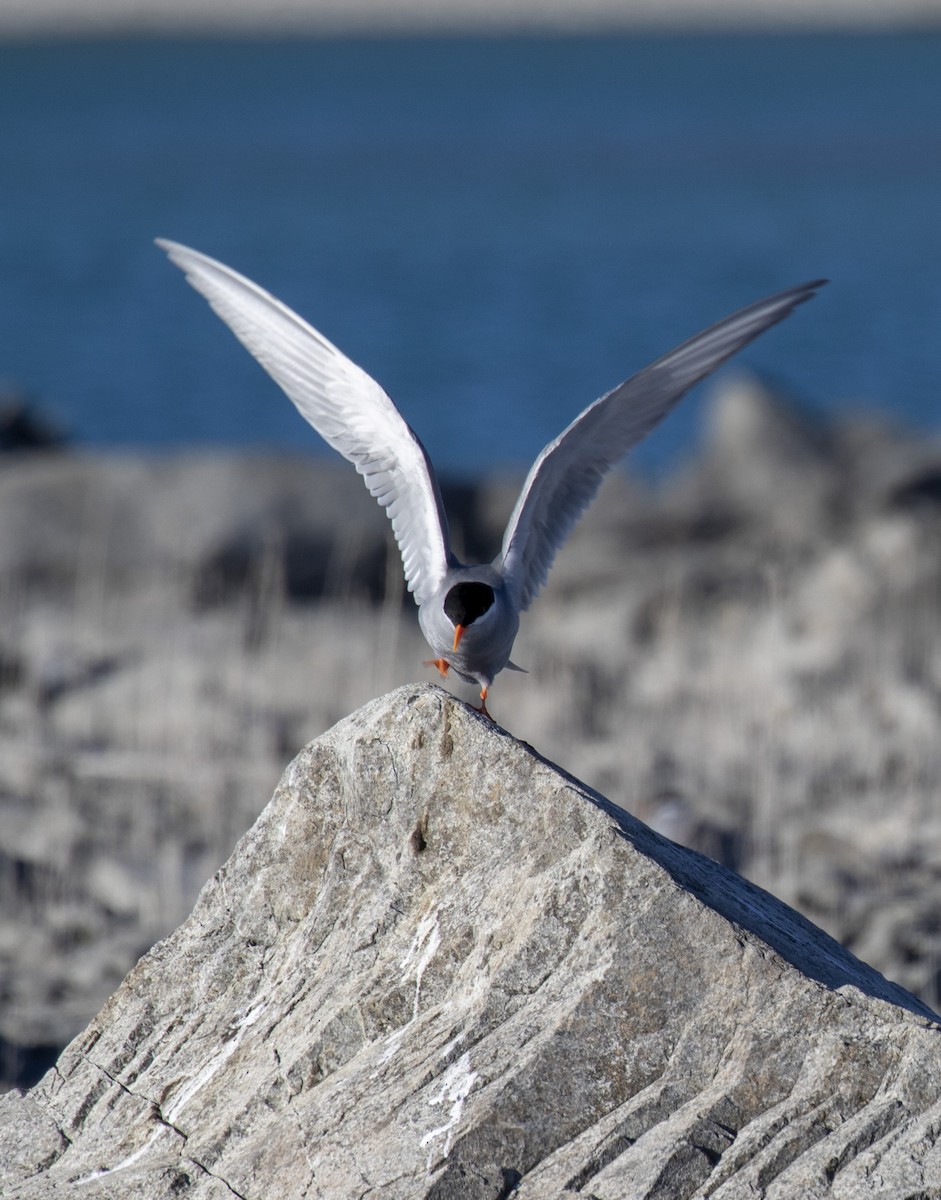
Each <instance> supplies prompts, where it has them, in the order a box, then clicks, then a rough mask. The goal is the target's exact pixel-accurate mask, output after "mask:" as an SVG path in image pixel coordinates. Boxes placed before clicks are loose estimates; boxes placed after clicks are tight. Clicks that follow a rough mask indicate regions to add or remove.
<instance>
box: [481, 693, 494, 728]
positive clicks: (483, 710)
mask: <svg viewBox="0 0 941 1200" xmlns="http://www.w3.org/2000/svg"><path fill="white" fill-rule="evenodd" d="M487 691H488V689H487V688H481V689H480V708H478V709H477V711H478V712H479V713H483V714H484V716H485V717H489V719H490V720H491V721H492V720H493V717H491V716H490V713H489V712H488V711H487Z"/></svg>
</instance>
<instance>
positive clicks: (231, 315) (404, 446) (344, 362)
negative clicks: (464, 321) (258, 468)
mask: <svg viewBox="0 0 941 1200" xmlns="http://www.w3.org/2000/svg"><path fill="white" fill-rule="evenodd" d="M157 245H158V246H160V248H161V249H163V250H165V251H166V252H167V254H168V255H169V256H170V260H171V261H172V262H174V263H175V264H176V265H177V266H178V267H179V268H180V269H181V270H182V271H183V272H184V273H185V275H186V278H187V279H188V280H189V282H190V283H191V284H192V285H193V287H194V288H195V289H196V291H197V292H200V293H201V294H202V295H203V296H205V298H206V299H207V300H208V301H209V303H210V305H211V306H212V308H213V309H214V310H215V312H216V313H217V314H218V315H219V316H220V317H221V318H222V320H223V321H225V323H226V325H228V326H229V328H230V329H231V330H232V332H233V333H234V334H235V336H236V337H237V338H238V339H239V341H240V342H241V343H242V345H243V346H245V348H246V349H247V350H248V351H249V353H251V354H252V355H254V357H255V358H256V359H257V360H258V361H259V362H260V363H261V365H262V366H263V367H264V368H265V370H266V371H267V372H268V374H269V375H270V376H271V377H272V379H274V381H275V382H276V383H277V384H279V385H280V386H281V388H282V389H283V390H284V391H285V392H286V393H287V395H288V397H289V398H290V399H291V400H293V401H294V403H295V405H296V406H297V408H298V410H299V411H300V413H301V416H303V417H304V418H305V419H306V420H307V421H309V422H310V424H311V425H313V427H314V429H316V430H317V432H318V433H319V434H320V436H321V437H322V438H323V439H324V441H325V442H327V443H328V444H329V445H331V446H332V447H333V449H334V450H338V451H339V452H340V454H342V455H343V457H344V458H346V459H349V461H350V462H351V463H352V464H353V465H354V466H355V467H356V470H357V471H358V472H359V473H360V475H362V477H363V479H364V481H365V483H366V487H367V488H368V489H369V491H370V492H371V493H372V495H373V496H375V497H376V499H377V500H378V501H379V503H380V504H381V505H382V506H383V508H385V510H386V515H387V516H388V517H389V519H390V521H391V522H392V529H393V532H394V534H395V540H396V542H397V543H398V547H399V551H400V553H401V555H402V564H403V566H404V568H405V578H406V581H407V582H408V589H409V591H410V592H413V593H414V595H415V600H416V602H417V603H418V604H422V603H423V602H424V601H425V600H427V599H428V597H429V596H432V595H434V593H435V591H436V590H437V589H438V587H439V586H440V584H441V582H442V580H443V579H444V575H445V573H446V571H447V569H448V565H449V563H450V561H451V551H450V546H449V542H448V525H447V519H446V517H445V515H444V508H443V505H442V503H441V493H440V491H439V489H438V482H437V479H436V478H435V473H434V468H433V467H432V465H431V462H430V460H429V458H428V455H427V453H426V452H425V448H424V446H423V445H422V444H421V442H420V441H419V440H418V437H417V436H416V435H415V434H414V433H413V432H412V430H411V429H410V428H409V427H408V425H407V424H406V423H405V420H404V419H403V417H402V415H401V413H400V412H399V411H398V409H397V408H396V407H395V405H394V404H393V403H392V401H391V399H390V398H389V397H388V396H387V395H386V393H385V392H384V391H383V390H382V388H381V387H380V386H379V384H378V383H376V381H375V380H374V379H372V378H370V376H369V375H367V374H366V372H365V371H363V370H361V369H360V368H359V367H357V366H356V365H355V363H352V362H350V360H349V359H348V358H347V357H346V356H345V355H344V354H342V353H341V352H340V351H339V350H338V349H337V348H336V346H333V345H331V343H330V342H328V341H327V339H326V338H325V337H323V336H322V335H321V334H319V333H318V332H317V330H316V329H313V328H312V327H311V326H310V325H308V324H307V322H306V321H303V320H302V319H301V318H300V317H299V316H298V315H297V314H296V313H294V312H292V311H291V309H289V308H288V307H287V305H285V304H282V303H281V302H280V301H279V300H276V299H275V298H274V296H271V295H269V293H268V292H266V291H264V290H263V289H262V288H260V287H258V286H257V285H256V284H254V283H252V282H251V280H249V279H246V278H245V277H244V276H242V275H239V274H238V273H237V272H235V271H232V270H230V269H229V268H228V267H226V266H223V264H222V263H220V262H216V261H215V260H214V259H212V258H209V257H207V256H206V255H205V254H200V253H198V251H196V250H190V249H189V248H188V247H186V246H181V245H179V244H178V243H176V242H168V241H164V240H163V239H160V238H158V239H157Z"/></svg>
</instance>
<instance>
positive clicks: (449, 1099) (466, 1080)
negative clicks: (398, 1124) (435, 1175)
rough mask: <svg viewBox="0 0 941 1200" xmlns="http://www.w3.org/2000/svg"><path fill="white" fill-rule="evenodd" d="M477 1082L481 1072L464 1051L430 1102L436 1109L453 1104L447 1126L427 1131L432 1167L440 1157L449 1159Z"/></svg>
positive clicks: (447, 1071) (446, 1074)
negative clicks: (457, 1131)
mask: <svg viewBox="0 0 941 1200" xmlns="http://www.w3.org/2000/svg"><path fill="white" fill-rule="evenodd" d="M476 1081H477V1072H476V1071H473V1070H471V1065H470V1054H469V1053H466V1052H465V1053H464V1054H462V1055H461V1057H460V1058H459V1059H458V1060H457V1062H456V1063H452V1065H451V1066H450V1067H448V1069H447V1070H446V1071H445V1073H444V1078H443V1079H442V1080H441V1087H440V1088H439V1089H438V1091H437V1092H436V1093H435V1094H434V1095H433V1096H432V1097H431V1098H430V1099H429V1101H428V1103H429V1104H430V1105H431V1107H432V1108H434V1107H436V1106H437V1105H439V1104H448V1103H449V1104H450V1105H451V1107H450V1110H449V1112H448V1119H447V1121H445V1123H444V1124H443V1125H439V1126H438V1127H437V1129H432V1130H431V1131H430V1132H429V1133H426V1134H425V1136H424V1137H423V1138H422V1140H421V1144H422V1146H423V1147H425V1146H427V1147H429V1150H428V1170H429V1171H430V1170H431V1166H432V1163H434V1162H435V1161H436V1160H437V1159H438V1158H447V1157H448V1155H449V1154H450V1153H451V1141H452V1138H453V1137H454V1130H455V1129H456V1128H457V1126H458V1125H459V1123H460V1120H461V1116H462V1115H463V1113H464V1103H465V1101H466V1100H467V1097H468V1096H469V1095H470V1092H471V1088H472V1087H473V1086H474V1084H475V1083H476ZM441 1138H443V1139H444V1144H443V1146H441V1148H440V1151H439V1149H438V1147H437V1146H436V1145H435V1143H436V1142H438V1141H439V1140H440V1139H441Z"/></svg>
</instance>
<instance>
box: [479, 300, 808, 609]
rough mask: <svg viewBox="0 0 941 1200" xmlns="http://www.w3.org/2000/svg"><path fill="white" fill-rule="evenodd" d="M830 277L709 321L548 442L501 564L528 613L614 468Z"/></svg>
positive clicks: (512, 523) (514, 516) (520, 501)
mask: <svg viewBox="0 0 941 1200" xmlns="http://www.w3.org/2000/svg"><path fill="white" fill-rule="evenodd" d="M825 282H826V280H823V279H818V280H815V281H814V282H813V283H806V284H802V285H801V286H799V287H795V288H789V289H788V290H787V291H784V292H778V293H777V294H776V295H774V296H769V297H767V298H766V299H764V300H759V301H758V302H757V303H756V304H750V305H749V306H748V307H747V308H742V309H739V311H738V312H735V313H733V314H732V315H731V316H729V317H726V318H725V320H724V321H719V322H718V324H716V325H712V326H710V328H708V329H706V330H704V331H703V332H702V333H700V334H697V335H696V337H693V338H690V339H689V341H687V342H684V343H683V344H682V345H681V346H677V347H676V349H675V350H671V351H670V352H669V354H666V355H664V356H663V358H660V359H658V360H657V361H656V362H654V363H651V365H650V366H649V367H645V368H644V370H642V371H639V372H638V373H637V374H636V375H633V376H632V377H631V378H630V379H628V380H626V381H625V382H624V383H622V384H621V385H620V386H619V387H616V388H615V389H614V390H613V391H611V392H608V393H607V395H605V396H602V397H601V399H600V400H596V401H595V402H594V404H592V405H590V406H589V407H588V408H586V409H585V411H584V412H583V413H582V414H581V415H580V416H578V417H576V418H575V420H574V421H573V422H572V423H571V425H569V426H568V428H567V429H565V430H563V432H562V433H561V434H559V436H558V437H557V438H556V439H555V440H554V441H552V442H550V443H549V445H548V446H546V448H545V449H544V450H543V451H542V453H541V454H540V455H539V457H538V458H537V459H536V461H535V462H534V463H533V466H532V469H531V470H530V472H529V475H528V476H527V478H526V482H525V483H524V484H523V490H522V492H521V493H520V496H519V499H518V500H517V502H516V507H515V509H514V510H513V514H512V516H511V517H510V520H509V522H508V524H507V527H506V533H505V534H504V537H503V550H502V553H501V555H500V557H499V558H498V559H497V560H496V562H495V563H494V566H495V567H497V569H499V570H501V572H502V574H503V577H504V579H505V581H506V584H507V587H508V588H509V589H510V592H511V594H512V596H513V598H514V601H515V603H516V605H517V606H518V608H519V610H520V611H521V612H522V611H524V610H525V609H527V608H528V607H529V605H530V604H531V603H532V601H533V599H534V598H535V597H536V595H537V594H538V592H539V590H540V589H541V588H542V586H543V584H544V583H545V582H546V579H547V577H548V575H549V569H550V568H551V566H552V563H553V560H554V559H555V556H556V554H557V552H558V550H559V547H560V546H561V545H562V543H563V541H564V540H565V538H566V536H567V535H568V533H569V532H570V531H571V529H572V527H573V526H574V525H575V523H576V521H577V520H578V518H579V517H580V516H581V514H582V513H583V512H584V511H585V509H586V508H587V507H588V505H589V504H591V502H592V500H593V499H594V498H595V493H596V492H597V491H598V488H599V487H600V486H601V482H602V480H603V479H604V477H605V475H606V474H607V472H608V471H609V470H610V469H611V467H613V466H614V464H615V463H617V462H618V461H619V460H620V459H621V458H623V457H624V455H625V454H626V453H627V451H628V450H630V448H631V447H632V446H633V445H635V444H636V443H637V442H639V441H640V440H641V438H643V437H644V436H645V435H646V434H648V433H649V432H650V430H651V429H653V427H654V426H655V425H656V424H658V422H660V421H661V420H662V419H663V418H664V417H665V416H666V415H667V413H668V412H669V411H670V409H671V408H673V406H674V405H675V404H676V403H677V401H678V400H680V399H681V398H682V397H683V396H684V395H685V394H686V393H687V392H688V391H689V389H690V388H691V387H692V386H693V385H694V384H696V383H698V382H699V381H700V380H701V379H703V378H705V376H706V375H708V374H710V372H712V371H714V370H715V369H716V368H717V367H719V366H720V365H721V364H722V363H723V362H725V360H726V359H727V358H730V357H731V356H732V355H733V354H735V353H736V351H738V350H741V349H742V347H743V346H745V345H747V344H748V343H749V342H750V341H752V339H753V338H756V337H757V336H758V335H759V334H760V333H763V332H764V331H765V330H766V329H768V328H769V327H770V326H771V325H775V324H776V323H777V322H778V321H781V320H783V319H784V318H785V317H786V316H787V315H788V314H789V313H790V312H791V311H792V310H793V309H794V308H795V307H796V306H797V305H798V304H803V303H804V301H805V300H809V299H810V297H811V296H812V295H813V294H814V292H815V291H816V290H817V288H819V287H821V286H822V285H823V284H824V283H825Z"/></svg>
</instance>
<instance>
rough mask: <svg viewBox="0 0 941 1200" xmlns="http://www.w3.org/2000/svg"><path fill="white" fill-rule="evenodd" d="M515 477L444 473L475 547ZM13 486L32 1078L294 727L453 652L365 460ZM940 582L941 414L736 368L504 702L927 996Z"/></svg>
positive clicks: (1, 526) (238, 812)
mask: <svg viewBox="0 0 941 1200" xmlns="http://www.w3.org/2000/svg"><path fill="white" fill-rule="evenodd" d="M517 484H518V481H517V480H489V481H484V482H481V483H478V484H454V485H451V486H450V487H449V488H448V489H447V493H448V494H447V503H448V507H449V509H450V511H451V513H452V515H453V518H454V533H455V540H456V542H457V543H458V545H459V547H460V546H464V547H467V549H468V553H471V554H474V553H480V554H490V553H492V552H493V550H494V549H495V547H496V546H497V545H498V544H499V534H500V531H501V529H502V525H503V522H504V521H505V519H506V517H507V515H508V513H509V511H510V508H511V506H512V501H513V496H514V489H515V487H516V486H517ZM0 511H2V512H3V514H4V519H3V522H2V523H0V897H2V903H0V914H2V920H0V977H2V979H3V981H4V986H3V989H2V991H0V1068H2V1071H3V1078H4V1081H5V1083H6V1084H7V1085H10V1084H15V1083H18V1084H24V1083H30V1082H32V1081H33V1080H35V1079H36V1078H38V1076H39V1074H41V1072H42V1070H44V1069H45V1068H46V1067H47V1066H48V1065H49V1064H50V1063H51V1062H52V1061H53V1060H54V1059H55V1057H56V1054H57V1053H58V1051H59V1050H60V1049H61V1047H62V1046H63V1045H64V1044H65V1043H66V1042H67V1041H68V1040H69V1038H71V1037H72V1036H74V1035H75V1034H76V1033H77V1032H78V1031H79V1030H80V1029H82V1028H83V1027H84V1026H85V1024H86V1023H87V1021H88V1020H89V1018H90V1017H91V1016H92V1014H94V1013H95V1012H96V1011H97V1010H98V1008H99V1007H100V1006H101V1004H102V1003H103V1001H104V1000H105V999H106V997H107V996H108V995H109V994H110V993H111V992H113V991H114V989H115V988H116V987H117V986H118V984H119V983H120V981H121V979H122V978H123V977H124V975H125V973H126V972H127V971H128V969H129V968H130V967H131V966H132V964H133V963H134V961H135V960H136V958H137V957H138V956H139V955H140V954H141V953H143V952H144V951H145V950H146V949H147V948H148V947H149V946H150V945H152V943H153V942H154V941H155V940H157V939H158V938H160V937H163V936H165V935H166V934H168V933H169V932H170V931H171V930H173V929H175V928H176V927H177V926H178V925H179V923H180V922H181V921H182V920H183V918H184V917H185V916H186V914H187V913H188V912H189V911H190V909H191V907H192V905H193V903H194V901H195V898H196V895H197V893H198V891H199V889H200V887H201V886H202V885H203V883H204V882H205V881H206V880H207V879H208V878H209V877H210V876H211V875H212V873H213V872H214V871H215V870H216V868H217V867H218V866H219V865H220V864H221V863H222V862H223V861H224V860H225V859H226V857H227V856H228V855H229V853H230V852H231V850H232V848H233V846H234V845H235V843H236V841H237V840H238V838H239V837H240V836H241V835H242V834H243V833H244V831H245V830H246V829H247V828H248V827H249V826H250V825H251V824H252V822H253V821H254V820H255V818H256V817H257V815H258V813H259V811H260V809H261V807H262V805H263V804H264V801H265V799H266V798H267V796H268V795H270V793H271V791H272V789H273V787H274V785H275V783H276V782H277V779H278V778H279V776H280V774H281V771H282V770H283V768H284V766H285V764H286V763H287V762H288V761H289V760H290V758H291V757H292V756H293V755H294V754H295V753H296V752H297V751H298V750H300V748H301V747H302V746H303V745H304V744H305V743H306V742H308V741H309V740H310V739H311V738H313V737H315V736H317V735H319V734H320V733H322V732H323V731H324V730H326V729H328V728H329V727H330V726H331V725H333V724H334V723H335V722H336V721H337V720H339V719H340V718H341V717H343V716H345V715H347V714H348V713H350V712H351V711H353V710H354V709H356V708H358V707H359V706H360V705H362V704H363V703H365V702H366V701H368V700H370V699H371V698H373V697H375V696H378V695H380V694H383V693H384V692H386V691H388V690H390V689H391V688H393V687H395V686H396V685H398V684H401V683H403V682H406V681H409V680H420V679H422V678H430V677H431V676H430V675H429V673H428V672H426V671H424V670H423V668H422V666H421V662H422V659H423V658H424V657H425V650H424V645H423V642H422V640H421V638H420V635H419V633H418V630H417V625H416V622H415V619H414V611H413V607H412V605H411V601H410V600H409V599H408V597H407V596H406V595H404V590H403V586H402V583H401V576H400V572H399V568H398V563H397V560H396V558H395V554H394V547H392V546H391V545H390V541H389V538H388V535H387V531H386V528H385V524H386V523H385V522H384V521H383V519H382V517H381V515H380V514H379V513H378V511H377V510H376V508H375V506H374V504H373V502H372V501H371V499H370V498H369V496H368V495H367V494H366V493H365V490H364V489H363V488H362V485H361V483H360V481H359V480H358V479H357V478H356V476H355V474H354V473H353V472H352V471H351V470H349V468H348V467H346V465H345V464H342V463H335V462H333V461H330V460H323V461H320V460H310V459H300V458H298V459H285V458H273V457H260V456H249V455H235V454H230V455H223V454H219V455H202V456H199V455H189V456H179V457H173V458H163V459H157V458H154V459H147V458H143V457H130V456H98V455H90V454H87V453H83V454H78V453H71V452H58V453H47V454H29V455H23V454H16V455H13V454H11V455H6V456H5V457H4V458H3V459H2V461H0ZM939 599H941V445H939V443H938V442H937V440H930V439H927V438H924V437H916V436H914V435H908V434H904V433H901V432H899V431H892V430H888V429H886V428H883V427H879V426H876V425H874V424H872V423H869V422H865V421H862V420H852V421H846V422H845V423H843V424H840V425H836V426H824V425H821V424H819V423H817V422H816V421H813V420H810V419H809V418H807V417H805V416H803V415H802V414H800V413H799V412H797V411H796V410H795V409H793V408H792V407H790V406H788V405H786V404H783V403H782V402H781V401H780V400H777V399H775V398H774V397H772V396H771V395H769V394H768V393H767V392H766V391H765V390H764V389H763V388H762V387H761V386H760V385H758V384H756V383H753V382H747V381H742V382H739V383H737V384H732V383H730V384H726V385H725V386H724V387H722V388H721V390H719V391H718V392H717V393H716V394H715V399H714V403H713V405H712V409H711V415H710V428H709V434H708V438H707V445H706V448H705V449H704V451H703V454H702V456H701V457H700V458H699V459H698V460H697V461H696V462H695V463H693V464H692V465H691V466H690V467H689V468H687V469H686V470H685V471H684V472H683V473H682V474H680V475H678V476H676V477H674V478H672V479H670V480H668V481H666V482H665V483H663V484H662V485H658V486H657V487H647V486H642V485H641V484H639V483H637V482H636V481H632V480H631V479H630V478H628V477H626V476H623V477H618V478H616V479H614V480H612V481H611V482H610V483H609V484H607V485H606V487H605V488H604V489H603V492H602V495H601V497H600V499H599V502H598V503H597V505H596V506H595V508H594V509H593V510H592V511H591V512H590V513H589V514H588V516H587V517H586V519H585V520H584V522H583V524H582V526H581V527H580V528H579V530H578V531H577V532H576V534H575V535H574V537H573V539H572V541H571V542H570V543H569V544H568V545H567V546H566V548H565V549H564V551H563V552H562V554H561V555H560V557H559V560H558V562H557V564H556V568H555V570H554V572H553V576H552V579H551V581H550V585H549V587H548V589H547V590H546V592H545V593H544V595H543V596H542V597H540V599H539V601H538V602H537V603H536V605H535V606H534V607H533V610H532V612H531V613H530V614H528V615H527V617H526V618H525V620H524V625H523V629H522V632H521V636H520V639H519V641H518V643H517V651H516V655H515V657H516V659H517V660H518V661H519V662H520V664H521V665H522V666H524V667H527V668H528V669H529V671H530V674H529V675H510V674H505V675H504V676H501V677H500V679H499V680H498V681H497V683H496V685H495V687H494V689H493V692H492V696H491V699H492V711H493V714H494V717H495V719H496V720H497V721H498V722H499V723H500V724H501V725H503V726H505V727H506V728H507V729H508V730H510V731H511V732H512V733H513V734H514V735H516V736H517V737H518V738H521V739H525V740H526V741H528V742H530V743H532V745H534V746H535V747H536V749H537V750H539V751H541V752H544V753H545V754H547V755H548V756H550V757H551V758H552V759H553V760H554V761H556V762H559V763H560V764H561V765H562V766H563V767H564V768H566V769H567V770H570V771H571V772H572V773H573V774H575V775H577V776H578V777H580V778H582V779H584V780H585V781H586V782H587V783H588V784H589V785H591V786H593V787H596V788H598V789H599V790H600V791H602V792H604V794H606V795H607V796H609V797H610V798H611V799H612V800H613V801H614V802H616V803H617V804H619V805H621V806H622V807H624V808H626V809H628V810H629V811H631V812H633V813H635V814H636V815H637V816H640V817H641V818H642V819H643V820H644V821H646V822H648V823H649V824H651V825H652V826H653V827H654V828H655V829H658V830H659V831H660V832H662V833H665V834H666V835H667V836H669V837H671V838H673V839H675V840H677V841H679V842H682V843H685V844H687V845H689V846H692V847H693V848H696V849H700V850H702V851H703V852H705V853H707V854H709V855H710V856H712V857H714V858H717V859H719V860H720V861H721V862H723V863H724V864H725V865H727V866H731V867H732V868H734V869H735V870H737V871H739V872H740V873H742V874H743V875H745V876H746V877H747V878H748V879H750V880H752V881H754V882H756V883H758V884H759V885H760V886H762V887H764V888H767V889H768V890H769V891H771V892H772V893H774V894H775V895H776V896H778V897H780V898H781V899H782V900H784V901H785V902H786V903H788V904H791V905H793V906H794V907H795V908H797V909H798V910H799V911H800V912H802V913H803V914H804V915H805V916H807V917H809V918H810V919H811V920H813V921H814V922H815V923H817V924H818V925H821V926H822V927H823V928H824V929H826V930H827V931H828V932H829V933H831V934H832V935H833V936H834V937H836V938H837V939H838V940H839V941H840V942H842V943H843V944H844V945H845V946H846V947H848V948H849V949H850V950H852V951H853V953H854V954H856V955H857V956H859V957H860V958H862V959H864V960H865V961H866V962H869V963H871V964H872V965H873V966H874V967H876V968H877V970H879V971H881V972H882V973H883V974H885V975H886V976H887V977H888V978H890V979H892V980H895V981H897V982H898V983H900V984H902V985H903V986H904V987H906V988H907V989H909V990H910V991H912V992H913V993H914V994H916V995H917V996H919V997H920V998H921V999H922V1000H923V1001H924V1002H925V1003H927V1004H928V1005H930V1006H932V1007H934V1008H937V1007H938V1005H939V1003H941V925H939V922H938V917H937V914H938V912H939V911H941V811H939V809H938V805H937V797H938V795H939V791H941V738H939V736H938V734H939V723H941V637H939V623H941V615H939V614H941V605H939ZM468 696H469V693H468Z"/></svg>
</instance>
